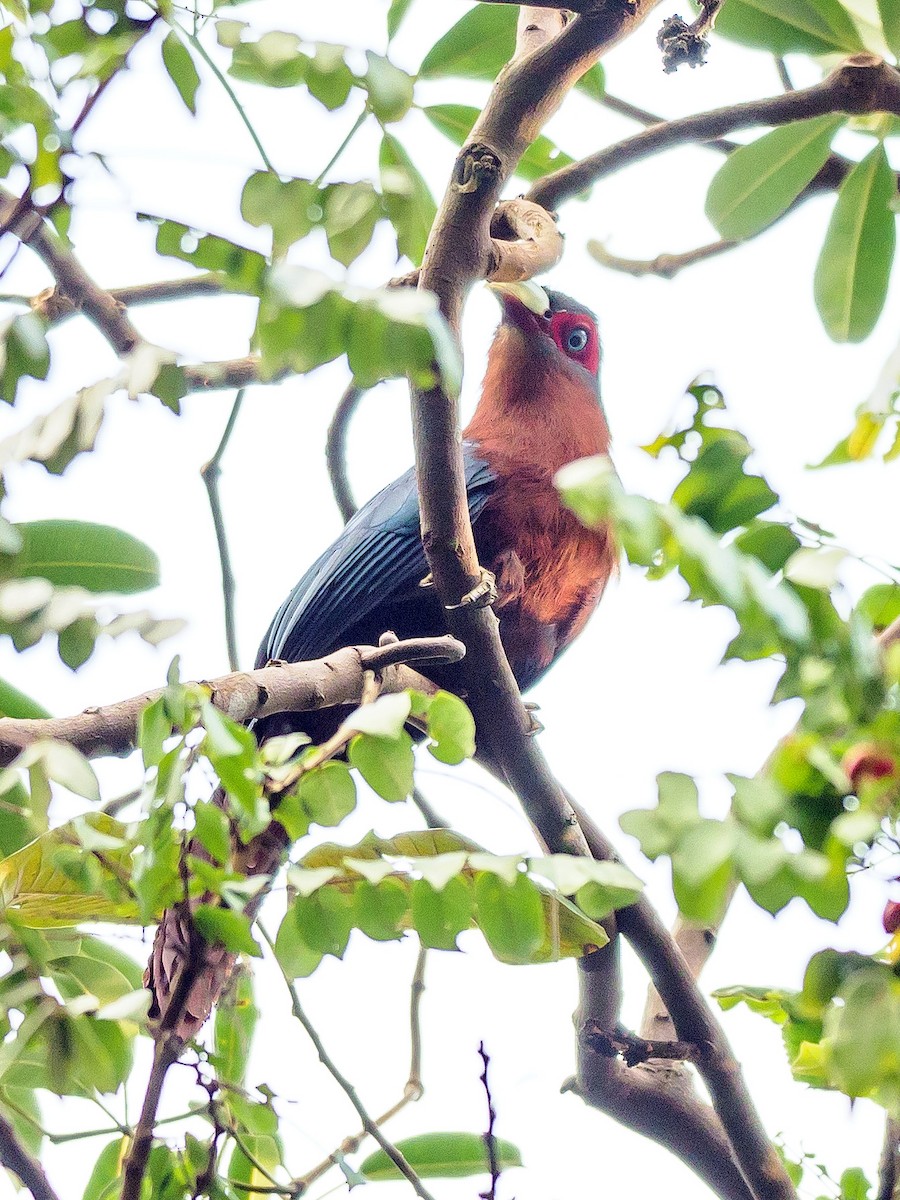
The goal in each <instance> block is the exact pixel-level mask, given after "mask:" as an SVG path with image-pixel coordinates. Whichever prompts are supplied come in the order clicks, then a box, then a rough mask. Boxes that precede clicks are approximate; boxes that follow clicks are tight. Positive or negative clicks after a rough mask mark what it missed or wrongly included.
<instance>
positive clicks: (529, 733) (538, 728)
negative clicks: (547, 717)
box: [523, 700, 546, 737]
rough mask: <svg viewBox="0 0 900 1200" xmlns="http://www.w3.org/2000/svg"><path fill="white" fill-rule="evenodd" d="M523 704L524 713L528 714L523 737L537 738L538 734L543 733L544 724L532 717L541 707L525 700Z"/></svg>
mask: <svg viewBox="0 0 900 1200" xmlns="http://www.w3.org/2000/svg"><path fill="white" fill-rule="evenodd" d="M523 703H524V705H525V711H526V712H527V713H528V728H527V729H526V730H525V736H526V737H537V735H538V734H539V733H543V732H544V729H545V728H546V726H545V725H544V722H543V721H539V720H538V718H537V717H536V716H535V715H534V714H535V712H536V711H537V710H538V709H539V708H540V707H541V706H540V705H539V704H535V702H534V701H533V700H525V701H524V702H523Z"/></svg>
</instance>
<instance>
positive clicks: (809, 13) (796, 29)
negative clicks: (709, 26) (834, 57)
mask: <svg viewBox="0 0 900 1200" xmlns="http://www.w3.org/2000/svg"><path fill="white" fill-rule="evenodd" d="M886 2H887V3H888V4H890V3H891V2H892V0H886ZM716 33H720V34H723V35H724V36H725V37H729V38H733V39H734V40H735V41H737V42H742V43H743V44H744V45H745V46H755V47H757V48H759V49H761V50H771V51H772V52H773V53H774V54H793V53H796V52H799V53H805V54H833V53H834V52H835V51H836V50H838V51H842V52H844V53H847V54H853V53H855V52H856V51H859V50H864V49H865V46H864V45H863V43H862V40H861V38H860V36H859V31H858V29H857V28H856V25H855V24H854V23H853V20H852V18H851V17H850V14H849V13H848V12H847V10H846V9H845V8H844V7H843V5H842V4H841V3H840V2H839V0H728V3H727V5H723V6H722V11H721V12H720V13H719V14H718V15H717V19H716Z"/></svg>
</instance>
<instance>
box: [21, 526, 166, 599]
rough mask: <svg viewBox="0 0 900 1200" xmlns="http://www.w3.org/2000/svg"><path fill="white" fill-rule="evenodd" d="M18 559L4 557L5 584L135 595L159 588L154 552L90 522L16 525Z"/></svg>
mask: <svg viewBox="0 0 900 1200" xmlns="http://www.w3.org/2000/svg"><path fill="white" fill-rule="evenodd" d="M15 528H16V530H17V531H18V532H19V534H20V535H21V538H22V548H21V550H20V551H19V552H18V554H12V555H0V580H3V579H12V578H15V577H19V578H26V577H34V576H38V577H40V578H42V579H49V580H50V582H51V583H52V584H53V585H54V586H55V587H82V588H85V589H86V590H87V591H90V592H117V593H118V594H119V595H130V594H132V593H134V592H143V591H146V590H147V589H148V588H153V587H156V586H157V585H158V584H159V559H158V558H157V557H156V555H155V554H154V552H153V551H152V550H151V549H150V547H149V546H147V545H145V544H144V543H143V542H141V541H139V540H138V539H137V538H136V537H132V535H131V534H130V533H125V532H124V531H123V530H121V529H115V528H114V527H113V526H111V525H94V524H92V523H91V522H89V521H66V520H52V521H28V522H25V523H24V524H20V525H16V526H15Z"/></svg>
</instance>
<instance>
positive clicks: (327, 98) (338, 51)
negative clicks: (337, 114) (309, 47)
mask: <svg viewBox="0 0 900 1200" xmlns="http://www.w3.org/2000/svg"><path fill="white" fill-rule="evenodd" d="M346 49H347V47H346V46H335V45H332V44H330V43H328V42H317V43H316V47H315V53H314V55H313V57H312V60H311V61H310V63H309V67H308V68H307V71H306V86H307V87H308V88H309V93H310V95H311V96H315V98H316V99H317V100H318V101H319V103H320V104H322V105H323V106H324V107H325V108H327V109H328V111H329V112H334V110H335V109H336V108H340V107H341V105H342V104H344V103H345V102H346V100H347V97H348V96H349V95H350V89H351V88H352V87H353V83H354V78H353V72H352V71H351V70H350V68H349V67H348V66H347V64H346V62H345V61H344V52H345V51H346Z"/></svg>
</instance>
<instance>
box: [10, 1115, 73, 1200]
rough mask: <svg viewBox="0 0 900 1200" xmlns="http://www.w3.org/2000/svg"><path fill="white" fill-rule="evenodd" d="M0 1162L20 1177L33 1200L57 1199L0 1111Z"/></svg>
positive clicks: (38, 1167) (38, 1166) (44, 1175)
mask: <svg viewBox="0 0 900 1200" xmlns="http://www.w3.org/2000/svg"><path fill="white" fill-rule="evenodd" d="M0 1163H3V1165H4V1167H6V1169H7V1171H11V1172H12V1173H13V1174H14V1175H17V1176H18V1177H19V1179H21V1181H22V1183H23V1184H24V1185H25V1187H26V1188H28V1190H29V1192H31V1194H32V1196H33V1197H34V1200H59V1197H58V1196H57V1194H56V1192H55V1191H54V1190H53V1187H52V1186H51V1183H50V1180H49V1179H48V1178H47V1176H46V1174H45V1173H44V1168H43V1167H42V1166H41V1164H40V1163H39V1162H38V1160H37V1159H36V1158H32V1157H31V1155H30V1154H29V1153H28V1151H27V1150H26V1149H25V1147H24V1146H23V1145H22V1143H21V1142H20V1141H19V1138H18V1135H17V1134H16V1131H15V1128H14V1127H13V1125H12V1123H11V1122H10V1121H8V1120H7V1119H6V1117H5V1116H4V1115H3V1114H2V1113H0Z"/></svg>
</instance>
